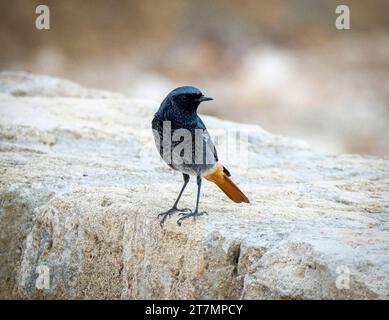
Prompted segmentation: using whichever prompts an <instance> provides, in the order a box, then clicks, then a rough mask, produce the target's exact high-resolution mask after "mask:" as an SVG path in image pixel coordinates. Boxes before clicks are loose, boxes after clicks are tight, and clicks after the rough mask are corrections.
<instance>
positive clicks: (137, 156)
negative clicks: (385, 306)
mask: <svg viewBox="0 0 389 320" xmlns="http://www.w3.org/2000/svg"><path fill="white" fill-rule="evenodd" d="M216 98H217V97H216ZM216 101H217V100H216ZM215 103H216V102H215ZM156 108H157V104H156V103H154V102H151V101H141V100H134V99H128V98H126V97H124V96H120V95H116V94H110V93H105V92H99V91H96V90H89V89H85V88H82V87H80V86H78V85H76V84H73V83H70V82H68V81H64V80H60V79H53V78H50V77H43V76H36V75H32V74H23V73H12V72H3V73H0V183H1V187H0V204H1V206H0V227H1V228H0V245H1V246H0V249H1V252H0V259H1V263H0V268H1V270H0V297H2V298H66V299H68V298H115V299H128V298H161V299H165V298H174V299H185V298H217V299H219V298H242V299H262V298H269V299H274V298H276V299H279V298H289V299H321V298H331V299H336V298H346V299H349V298H351V299H353V298H368V299H388V297H389V160H388V159H379V158H374V157H366V156H360V155H340V156H324V155H320V154H316V153H314V152H312V151H311V150H310V149H309V147H308V146H307V145H306V144H305V143H304V142H303V141H298V140H295V139H288V138H284V137H279V136H275V135H272V134H269V133H267V132H265V131H264V130H262V129H260V128H259V127H257V126H248V125H240V124H235V123H232V122H225V121H221V120H218V119H215V118H211V117H204V119H205V122H206V125H207V126H208V127H209V128H210V131H211V134H213V136H214V137H215V138H216V137H222V136H223V134H224V132H225V130H226V129H231V128H236V127H239V128H243V129H246V130H250V133H249V137H248V142H247V147H248V150H249V154H248V168H245V167H244V166H243V167H242V166H239V165H238V164H237V163H233V162H232V163H230V161H228V160H226V158H227V155H226V154H224V152H223V150H220V152H219V153H220V158H221V159H222V160H223V159H224V160H225V161H223V162H224V163H225V165H226V166H227V167H228V168H229V169H230V171H231V172H232V174H233V178H234V180H235V181H237V182H238V183H239V185H240V187H241V188H242V189H243V190H244V191H245V192H246V193H247V195H248V196H249V198H250V200H251V203H250V204H249V205H236V204H234V203H232V202H230V201H229V199H228V198H227V197H225V196H224V195H223V194H222V193H221V192H220V191H219V190H218V189H217V188H216V187H215V186H214V185H211V184H210V183H208V182H205V183H204V184H203V185H204V187H203V196H202V201H201V208H202V209H204V210H207V211H208V213H209V216H204V217H201V218H199V219H197V220H196V221H192V220H188V221H185V222H184V223H183V225H182V226H181V227H179V226H178V225H177V224H176V223H175V221H176V219H177V218H176V217H173V218H172V219H169V220H168V221H167V223H166V225H165V228H164V229H161V228H160V226H159V223H158V220H157V219H156V215H157V214H158V213H159V212H161V211H162V210H165V209H167V208H169V206H171V205H172V203H173V202H174V199H175V197H176V196H177V193H178V191H179V189H180V187H181V183H182V181H181V179H182V178H181V176H180V174H178V173H176V172H173V171H171V170H170V169H169V168H168V167H167V166H166V165H165V164H163V163H162V162H161V161H160V159H159V155H158V154H157V152H156V150H155V147H154V142H153V140H152V134H151V130H150V122H151V118H152V116H153V113H154V112H155V110H156ZM220 129H223V130H224V131H223V130H220ZM194 201H195V184H194V182H193V179H192V182H191V184H190V185H189V186H188V188H187V190H186V193H185V194H184V196H183V198H182V203H181V206H183V207H184V206H185V207H193V206H194ZM39 274H40V275H39ZM46 275H48V278H47V279H48V280H49V281H48V282H45V281H46V278H45V276H46ZM347 277H348V278H347ZM347 282H348V289H347V288H344V285H346V286H347ZM337 286H338V287H337ZM342 286H343V289H342Z"/></svg>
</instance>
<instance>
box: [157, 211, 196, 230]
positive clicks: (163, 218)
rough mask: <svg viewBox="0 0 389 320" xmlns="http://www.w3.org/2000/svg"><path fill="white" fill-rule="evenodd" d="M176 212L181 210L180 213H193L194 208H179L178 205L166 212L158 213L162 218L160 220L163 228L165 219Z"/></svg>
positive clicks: (159, 217)
mask: <svg viewBox="0 0 389 320" xmlns="http://www.w3.org/2000/svg"><path fill="white" fill-rule="evenodd" d="M175 212H180V214H184V212H189V213H191V212H192V210H190V209H189V208H184V209H178V208H177V207H173V208H171V209H169V210H168V211H166V212H162V213H160V214H158V216H157V218H158V219H160V220H159V225H160V226H161V228H163V224H164V223H165V220H166V219H167V218H170V216H171V215H172V214H173V213H175Z"/></svg>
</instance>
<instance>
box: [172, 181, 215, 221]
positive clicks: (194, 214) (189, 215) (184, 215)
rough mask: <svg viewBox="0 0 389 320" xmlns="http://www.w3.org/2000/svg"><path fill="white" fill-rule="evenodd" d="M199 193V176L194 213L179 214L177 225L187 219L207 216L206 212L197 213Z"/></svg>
mask: <svg viewBox="0 0 389 320" xmlns="http://www.w3.org/2000/svg"><path fill="white" fill-rule="evenodd" d="M200 191H201V176H197V199H196V209H195V211H194V212H189V213H183V212H182V213H179V215H180V216H182V217H181V218H179V219H178V220H177V224H178V225H179V226H180V225H181V221H182V220H185V219H187V218H189V217H193V219H196V217H198V216H202V215H204V214H208V213H207V212H206V211H200V212H199V202H200Z"/></svg>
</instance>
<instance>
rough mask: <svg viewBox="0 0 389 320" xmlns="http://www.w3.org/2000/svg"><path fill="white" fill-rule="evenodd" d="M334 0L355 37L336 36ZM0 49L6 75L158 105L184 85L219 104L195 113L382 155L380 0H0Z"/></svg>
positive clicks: (383, 2)
mask: <svg viewBox="0 0 389 320" xmlns="http://www.w3.org/2000/svg"><path fill="white" fill-rule="evenodd" d="M38 4H46V5H48V6H49V8H50V22H51V30H42V31H40V30H37V29H36V28H35V18H36V17H37V15H36V14H35V8H36V6H37V5H38ZM339 4H346V5H348V6H349V7H350V10H351V30H337V29H336V28H335V20H336V17H337V15H336V14H335V8H336V6H337V5H339ZM0 43H1V50H0V69H2V70H23V71H31V72H34V73H41V74H48V75H52V76H58V77H64V78H68V79H71V80H73V81H76V82H78V83H81V84H82V85H85V86H91V87H95V88H101V89H106V90H111V91H117V92H122V93H125V94H127V95H129V96H131V97H138V98H147V99H155V100H157V101H160V100H161V99H162V98H163V97H164V96H165V95H166V94H167V93H168V92H169V91H170V90H171V89H173V88H174V87H177V86H181V85H187V84H191V85H195V86H197V87H199V88H201V89H202V91H203V92H204V93H205V94H207V95H209V96H212V97H214V98H215V101H214V102H212V103H209V104H207V105H206V104H204V106H202V107H201V110H200V112H202V113H205V114H209V115H214V116H218V117H220V118H223V119H227V120H234V121H240V122H247V123H254V124H259V125H261V126H262V127H263V128H264V129H266V130H268V131H271V132H273V133H277V134H283V135H288V136H293V137H298V138H302V139H305V140H307V141H308V142H309V143H310V144H311V146H312V147H313V148H314V149H315V150H317V151H319V152H323V153H330V154H336V153H364V154H371V155H380V156H383V155H389V143H388V141H389V1H387V0H372V1H366V0H352V1H333V0H273V1H260V0H240V1H234V0H212V1H205V0H164V1H157V0H128V1H125V0H115V1H107V0H82V1H81V0H66V1H65V0H40V1H33V0H12V1H3V0H1V1H0Z"/></svg>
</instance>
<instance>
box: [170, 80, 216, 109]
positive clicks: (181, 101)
mask: <svg viewBox="0 0 389 320" xmlns="http://www.w3.org/2000/svg"><path fill="white" fill-rule="evenodd" d="M165 100H167V101H169V102H170V103H171V104H172V105H174V106H175V107H177V108H179V109H182V110H186V111H189V112H196V110H197V108H198V106H199V105H200V103H201V102H204V101H209V100H213V99H212V98H209V97H206V96H204V95H203V93H202V92H201V91H200V90H199V89H197V88H195V87H190V86H185V87H179V88H176V89H174V90H173V91H171V92H170V93H169V94H168V96H167V97H166V99H165Z"/></svg>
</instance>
